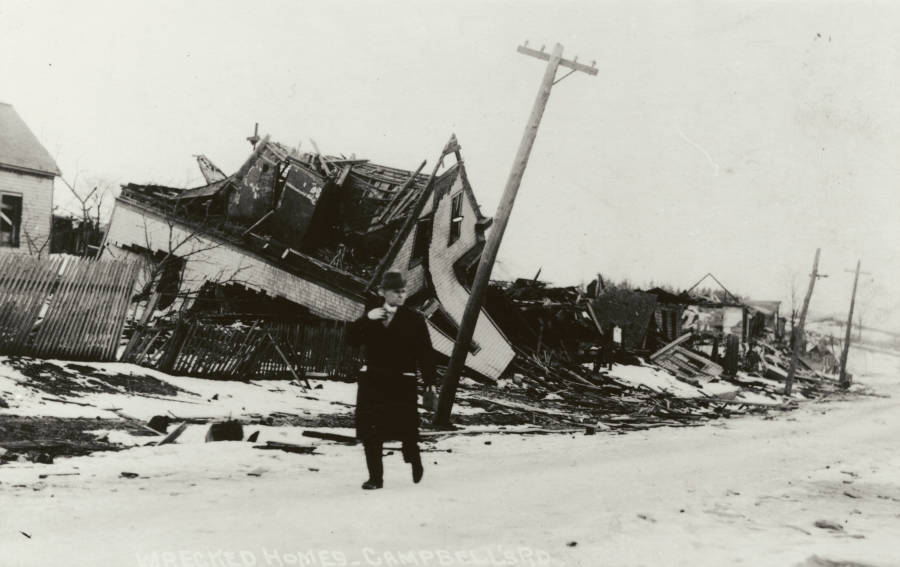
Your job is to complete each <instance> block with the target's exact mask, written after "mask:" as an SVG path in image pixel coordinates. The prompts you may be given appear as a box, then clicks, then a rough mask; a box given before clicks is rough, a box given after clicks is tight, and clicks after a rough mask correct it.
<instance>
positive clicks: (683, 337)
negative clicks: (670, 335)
mask: <svg viewBox="0 0 900 567" xmlns="http://www.w3.org/2000/svg"><path fill="white" fill-rule="evenodd" d="M689 338H691V333H685V334H683V335H681V336H680V337H678V338H677V339H675V340H674V341H672V342H670V343H669V344H667V345H666V346H664V347H662V348H661V349H659V350H658V351H656V352H654V353H653V354H651V355H650V360H653V361H655V360H656V358H657V357H659V356H660V355H662V354H665V353H667V352H669V351H670V350H672V349H673V348H675V347H677V346H678V345H680V344H681V343H683V342H685V341H687V340H688V339H689Z"/></svg>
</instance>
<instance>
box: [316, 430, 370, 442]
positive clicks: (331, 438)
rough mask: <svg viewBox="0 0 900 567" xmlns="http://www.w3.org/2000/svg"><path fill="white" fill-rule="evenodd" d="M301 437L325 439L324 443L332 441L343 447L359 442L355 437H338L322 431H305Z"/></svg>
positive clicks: (338, 435)
mask: <svg viewBox="0 0 900 567" xmlns="http://www.w3.org/2000/svg"><path fill="white" fill-rule="evenodd" d="M303 436H304V437H313V438H316V439H325V440H326V441H334V442H336V443H343V444H345V445H356V444H357V443H358V442H359V440H358V439H356V437H350V436H349V435H340V434H338V433H327V432H324V431H310V430H306V431H304V432H303Z"/></svg>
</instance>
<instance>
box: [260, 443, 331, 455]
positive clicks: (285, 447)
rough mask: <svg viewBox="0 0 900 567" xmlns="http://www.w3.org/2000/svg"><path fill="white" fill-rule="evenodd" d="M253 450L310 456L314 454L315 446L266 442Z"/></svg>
mask: <svg viewBox="0 0 900 567" xmlns="http://www.w3.org/2000/svg"><path fill="white" fill-rule="evenodd" d="M253 448H254V449H271V450H279V451H285V452H287V453H297V454H301V455H311V454H313V453H315V452H316V447H315V445H295V444H294V443H282V442H280V441H266V444H265V445H254V446H253Z"/></svg>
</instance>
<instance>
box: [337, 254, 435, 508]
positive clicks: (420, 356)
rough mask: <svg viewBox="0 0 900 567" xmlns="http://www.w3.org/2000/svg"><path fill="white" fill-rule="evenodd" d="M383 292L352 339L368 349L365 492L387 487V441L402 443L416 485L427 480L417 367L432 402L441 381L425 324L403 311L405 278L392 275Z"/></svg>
mask: <svg viewBox="0 0 900 567" xmlns="http://www.w3.org/2000/svg"><path fill="white" fill-rule="evenodd" d="M378 291H379V294H380V295H381V296H382V297H383V298H384V303H383V304H382V305H381V306H380V307H376V308H375V309H372V310H370V311H368V312H367V313H366V314H365V315H363V316H362V317H361V318H360V319H358V320H357V321H355V322H354V323H353V324H352V325H351V327H350V332H349V334H348V341H349V342H350V343H351V344H357V345H363V346H364V347H365V357H366V366H365V369H364V371H362V372H361V373H360V377H359V385H358V390H357V398H356V437H357V438H358V439H359V440H360V441H362V443H363V448H364V449H365V454H366V466H367V467H368V469H369V479H368V480H367V481H366V482H364V483H363V485H362V488H363V489H365V490H373V489H378V488H381V487H382V486H383V483H384V482H383V481H384V479H383V476H384V467H383V465H382V460H381V452H382V448H383V446H384V442H385V441H400V442H402V447H403V460H404V461H406V462H408V463H410V465H412V477H413V482H416V483H418V482H419V481H420V480H422V475H423V473H424V470H423V467H422V458H421V456H420V454H419V445H418V440H419V407H418V406H419V404H418V391H417V388H416V367H417V366H418V367H419V368H420V369H421V370H422V377H423V380H424V382H425V398H426V399H427V398H429V397H433V396H434V391H433V390H432V387H433V384H434V382H435V376H436V371H435V363H434V351H433V350H432V348H431V339H430V338H429V336H428V328H427V326H426V324H425V319H424V318H423V317H422V316H421V315H420V314H418V313H416V312H415V311H413V310H411V309H408V308H407V307H405V306H404V305H403V303H404V302H405V301H406V280H405V279H404V277H403V275H402V274H400V273H399V272H388V273H386V274H385V275H384V277H383V278H382V281H381V286H380V288H379V290H378Z"/></svg>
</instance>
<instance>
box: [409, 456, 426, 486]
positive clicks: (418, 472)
mask: <svg viewBox="0 0 900 567" xmlns="http://www.w3.org/2000/svg"><path fill="white" fill-rule="evenodd" d="M424 474H425V469H424V468H423V467H422V459H421V458H418V459H414V460H413V462H412V477H413V482H414V483H416V484H419V481H420V480H422V475H424Z"/></svg>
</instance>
